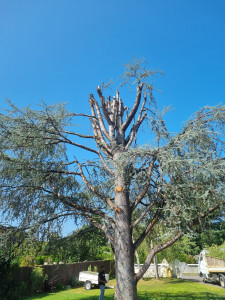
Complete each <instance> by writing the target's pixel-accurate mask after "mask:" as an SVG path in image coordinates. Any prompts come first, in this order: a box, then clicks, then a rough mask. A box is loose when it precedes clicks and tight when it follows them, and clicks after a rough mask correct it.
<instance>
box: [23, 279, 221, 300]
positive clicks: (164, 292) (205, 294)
mask: <svg viewBox="0 0 225 300" xmlns="http://www.w3.org/2000/svg"><path fill="white" fill-rule="evenodd" d="M109 284H110V285H115V280H112V281H110V283H109ZM113 294H114V289H106V290H105V298H104V299H105V300H113ZM98 296H99V289H92V290H89V291H86V290H85V289H84V287H79V288H75V289H69V290H66V291H61V292H57V293H50V294H41V295H37V296H35V297H30V298H26V300H36V299H44V300H98ZM148 299H149V300H150V299H151V300H168V299H170V300H172V299H173V300H191V299H193V300H211V299H217V300H222V299H225V289H222V288H219V287H217V286H214V285H204V284H201V283H197V282H196V283H195V282H191V281H187V280H181V279H160V280H158V281H157V280H155V279H149V280H141V281H140V282H139V284H138V300H148Z"/></svg>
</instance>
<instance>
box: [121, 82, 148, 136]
mask: <svg viewBox="0 0 225 300" xmlns="http://www.w3.org/2000/svg"><path fill="white" fill-rule="evenodd" d="M143 86H144V83H141V84H140V85H138V86H137V95H136V100H135V102H134V106H133V108H132V109H131V111H130V113H129V115H128V117H127V118H126V120H125V122H124V123H123V124H122V126H121V130H122V131H123V132H125V131H126V129H127V128H128V126H129V125H130V123H131V121H132V120H133V118H134V116H135V114H136V112H137V110H138V107H139V105H140V101H141V92H142V89H143Z"/></svg>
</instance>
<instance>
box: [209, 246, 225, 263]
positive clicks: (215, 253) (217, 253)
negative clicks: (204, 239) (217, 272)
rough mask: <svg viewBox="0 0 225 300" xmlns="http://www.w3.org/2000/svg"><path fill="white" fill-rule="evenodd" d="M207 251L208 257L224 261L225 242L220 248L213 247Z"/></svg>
mask: <svg viewBox="0 0 225 300" xmlns="http://www.w3.org/2000/svg"><path fill="white" fill-rule="evenodd" d="M207 250H208V251H209V254H208V255H209V256H211V257H215V258H219V259H223V260H225V242H224V243H223V244H222V245H220V246H216V245H213V246H211V247H209V248H208V249H207Z"/></svg>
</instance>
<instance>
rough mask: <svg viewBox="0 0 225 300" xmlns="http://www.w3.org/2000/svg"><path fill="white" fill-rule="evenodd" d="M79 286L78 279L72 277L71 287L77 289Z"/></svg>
mask: <svg viewBox="0 0 225 300" xmlns="http://www.w3.org/2000/svg"><path fill="white" fill-rule="evenodd" d="M78 285H79V280H78V279H77V277H72V279H71V287H76V286H78Z"/></svg>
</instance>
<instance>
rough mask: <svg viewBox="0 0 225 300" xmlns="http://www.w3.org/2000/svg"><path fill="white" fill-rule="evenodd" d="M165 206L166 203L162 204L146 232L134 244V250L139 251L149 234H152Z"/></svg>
mask: <svg viewBox="0 0 225 300" xmlns="http://www.w3.org/2000/svg"><path fill="white" fill-rule="evenodd" d="M163 204H164V201H163V202H162V204H161V207H160V208H158V209H157V211H156V213H155V216H154V218H153V220H152V221H151V222H150V223H149V224H148V226H147V227H146V228H145V230H144V231H143V232H142V233H141V235H140V236H139V238H138V239H137V240H136V242H135V243H134V248H135V249H137V248H138V247H139V246H140V244H141V243H142V242H143V240H144V238H145V237H146V236H147V234H148V233H149V232H150V230H151V229H152V228H153V227H154V225H155V224H156V222H157V221H158V219H159V217H160V215H161V213H162V206H163Z"/></svg>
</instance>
